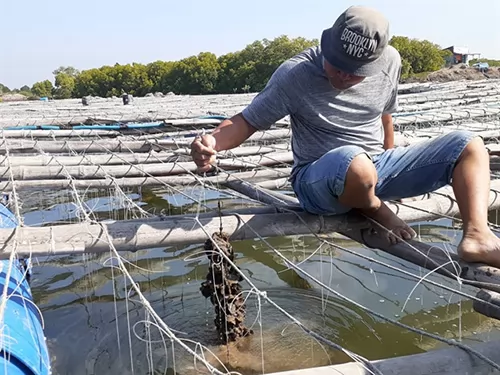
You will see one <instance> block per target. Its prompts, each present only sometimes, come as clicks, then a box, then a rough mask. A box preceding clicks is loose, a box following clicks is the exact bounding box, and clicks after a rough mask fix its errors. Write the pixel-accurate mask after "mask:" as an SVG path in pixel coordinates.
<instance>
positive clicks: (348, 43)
mask: <svg viewBox="0 0 500 375" xmlns="http://www.w3.org/2000/svg"><path fill="white" fill-rule="evenodd" d="M388 43H389V22H388V21H387V19H386V18H385V17H384V16H383V15H382V14H381V13H380V12H378V11H376V10H374V9H371V8H368V7H363V6H351V7H349V8H348V9H347V10H346V11H345V12H344V13H342V14H341V15H340V17H339V18H337V20H336V21H335V23H334V24H333V26H332V27H330V28H329V29H326V30H324V31H323V34H322V35H321V50H322V53H323V57H324V58H325V60H326V61H328V62H329V63H330V64H331V65H333V66H334V67H335V68H337V69H339V70H341V71H343V72H346V73H350V74H355V75H358V76H363V77H367V76H372V75H375V74H377V73H379V72H380V71H381V70H382V69H383V68H384V66H385V63H386V60H387V57H386V53H385V51H386V50H387V48H386V47H387V45H388Z"/></svg>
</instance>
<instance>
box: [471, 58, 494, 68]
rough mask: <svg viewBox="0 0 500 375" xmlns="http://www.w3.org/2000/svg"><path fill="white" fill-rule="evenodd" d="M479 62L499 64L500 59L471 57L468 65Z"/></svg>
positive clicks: (490, 64) (492, 64)
mask: <svg viewBox="0 0 500 375" xmlns="http://www.w3.org/2000/svg"><path fill="white" fill-rule="evenodd" d="M479 62H481V63H488V65H489V66H490V67H493V66H500V60H493V59H473V60H470V61H469V65H473V64H476V63H479Z"/></svg>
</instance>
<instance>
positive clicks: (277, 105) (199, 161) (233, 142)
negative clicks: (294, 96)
mask: <svg viewBox="0 0 500 375" xmlns="http://www.w3.org/2000/svg"><path fill="white" fill-rule="evenodd" d="M288 82H289V78H288V76H287V74H286V72H283V71H280V68H278V71H277V72H275V74H274V75H273V77H271V79H270V80H269V82H268V84H267V85H266V87H265V88H264V90H262V91H261V92H260V93H259V94H257V95H256V96H255V98H254V99H253V100H252V102H251V103H250V105H248V106H247V107H246V108H245V109H244V110H243V111H242V112H241V113H239V114H237V115H235V116H233V117H231V118H230V119H227V120H224V121H223V122H221V123H220V124H219V126H217V128H216V129H215V130H214V131H213V132H212V133H211V134H207V135H204V136H202V137H197V138H196V139H195V140H194V142H193V143H192V144H191V156H192V158H193V160H194V162H195V163H196V165H197V166H198V172H207V171H209V170H210V169H211V168H212V165H213V164H214V163H215V155H216V153H217V152H219V151H224V150H230V149H232V148H235V147H237V146H239V145H240V144H242V143H243V142H244V141H245V140H246V139H248V138H249V137H250V136H251V135H252V134H253V133H255V132H256V131H257V130H266V129H269V128H270V127H271V125H272V124H274V123H275V122H276V121H278V120H280V119H281V118H283V117H285V116H286V115H289V114H291V113H292V111H293V107H294V105H295V104H296V103H293V101H292V100H291V99H290V96H289V94H288V91H289V90H287V88H288V87H287V86H288Z"/></svg>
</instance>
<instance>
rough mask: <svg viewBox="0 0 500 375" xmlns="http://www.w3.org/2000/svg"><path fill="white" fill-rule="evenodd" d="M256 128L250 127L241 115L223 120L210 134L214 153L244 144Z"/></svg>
mask: <svg viewBox="0 0 500 375" xmlns="http://www.w3.org/2000/svg"><path fill="white" fill-rule="evenodd" d="M256 131H257V128H255V127H253V126H252V125H250V124H249V123H248V122H247V121H246V120H245V118H244V117H243V115H242V114H241V113H238V114H237V115H235V116H233V117H231V118H230V119H227V120H224V121H222V122H221V123H220V125H219V126H217V128H215V130H214V131H213V132H212V133H211V135H212V136H213V137H214V138H215V147H214V149H215V151H217V152H219V151H224V150H230V149H232V148H235V147H237V146H239V145H240V144H242V143H243V142H245V141H246V140H247V139H248V138H249V137H250V136H251V135H252V134H253V133H255V132H256Z"/></svg>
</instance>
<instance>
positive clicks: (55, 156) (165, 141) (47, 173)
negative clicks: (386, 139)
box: [0, 80, 500, 375]
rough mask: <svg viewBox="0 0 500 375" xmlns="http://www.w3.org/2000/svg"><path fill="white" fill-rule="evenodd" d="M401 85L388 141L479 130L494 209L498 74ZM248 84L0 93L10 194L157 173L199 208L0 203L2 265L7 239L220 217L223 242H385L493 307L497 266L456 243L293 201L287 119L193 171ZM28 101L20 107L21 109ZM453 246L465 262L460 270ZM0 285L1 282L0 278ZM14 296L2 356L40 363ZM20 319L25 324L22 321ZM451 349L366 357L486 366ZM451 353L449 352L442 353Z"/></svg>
mask: <svg viewBox="0 0 500 375" xmlns="http://www.w3.org/2000/svg"><path fill="white" fill-rule="evenodd" d="M399 91H400V94H401V96H400V109H399V112H398V113H397V114H396V115H395V116H394V119H395V127H396V136H395V141H396V145H397V146H405V145H409V144H414V143H418V142H424V141H426V140H428V139H431V138H433V137H436V136H439V135H441V134H446V133H448V132H450V131H453V130H460V129H467V130H470V131H474V132H476V133H477V134H478V135H480V136H482V137H483V139H484V140H485V142H486V143H487V148H488V151H489V153H490V157H491V158H490V167H491V170H492V179H491V185H490V189H491V190H490V197H489V204H490V209H491V210H495V209H499V208H500V196H499V195H498V191H500V179H499V178H497V177H496V176H495V174H494V172H495V170H496V169H499V167H498V166H500V162H499V161H498V160H499V159H498V158H499V155H500V146H499V144H498V139H499V138H500V127H499V125H498V124H499V123H498V120H499V118H500V106H499V105H498V103H499V99H500V82H499V81H494V80H486V81H480V82H475V83H474V84H471V83H470V82H459V83H457V82H454V83H453V84H440V85H434V84H430V83H429V84H426V85H401V86H400V89H399ZM253 97H254V94H243V95H234V96H232V95H220V96H200V97H189V98H185V97H176V96H174V97H167V98H147V99H142V98H136V99H135V100H134V103H133V104H131V105H128V106H121V105H117V102H120V100H119V99H118V100H117V101H116V102H115V101H113V100H111V99H109V100H108V99H97V100H95V101H92V103H91V104H90V105H89V106H86V107H82V106H81V104H80V103H79V101H76V100H68V101H60V102H51V103H38V102H37V103H31V102H30V103H22V104H20V105H19V106H15V107H14V106H8V105H3V104H5V103H3V104H2V105H0V137H1V139H0V142H2V145H1V147H0V176H1V179H0V189H1V190H2V191H4V192H6V193H10V197H11V200H12V201H15V200H16V199H20V200H21V201H22V194H18V193H19V192H22V191H23V190H25V189H26V190H27V189H30V190H33V189H35V190H40V189H68V192H71V193H74V194H75V195H74V196H76V197H78V194H79V192H80V191H81V190H84V189H88V188H96V189H104V190H106V191H107V192H109V191H118V192H120V189H122V188H125V187H142V186H162V187H164V188H166V189H169V190H170V191H177V192H178V193H179V194H180V195H182V196H183V199H186V200H190V199H191V200H192V202H193V205H197V206H198V205H199V209H197V210H192V211H191V212H188V213H186V214H177V215H170V216H164V215H153V214H150V215H149V217H143V218H140V219H130V220H119V221H118V220H103V221H99V222H96V221H91V220H88V217H86V219H82V221H81V222H79V223H74V224H59V225H54V226H40V227H25V226H17V224H16V222H15V221H14V219H13V218H12V214H10V213H9V212H8V211H7V209H6V208H5V207H3V208H2V210H4V211H3V212H4V214H5V216H6V217H9V218H10V219H9V220H10V221H8V220H4V221H5V222H6V223H7V224H5V223H4V224H5V225H4V226H2V227H0V262H1V263H0V264H2V265H3V269H6V267H7V265H9V264H10V261H9V259H11V257H12V254H13V252H14V253H15V254H16V256H17V257H29V256H51V255H62V254H73V255H80V254H89V253H105V252H109V251H110V248H112V249H114V250H116V251H120V252H129V251H131V252H135V251H138V250H144V249H150V248H158V247H162V246H173V245H187V244H202V243H204V242H205V241H206V240H207V236H208V235H209V234H211V233H214V232H216V231H217V230H219V228H220V226H221V225H222V227H223V228H224V232H225V233H228V234H229V236H230V238H229V240H230V241H231V242H232V243H234V242H235V241H238V240H245V239H256V238H261V239H262V238H266V237H276V236H286V235H310V236H320V235H321V236H325V235H330V234H332V233H335V232H337V233H340V234H341V235H342V236H344V237H347V238H350V239H353V240H355V241H357V242H359V243H361V244H363V245H365V246H366V247H370V248H376V249H380V250H382V251H385V252H386V253H388V254H391V255H392V256H394V257H398V258H401V259H404V260H406V261H408V262H411V263H413V264H416V265H418V266H421V267H423V268H426V269H428V270H434V271H435V272H436V273H439V274H441V275H443V276H445V277H448V278H449V279H451V280H455V281H456V280H457V278H458V277H459V278H460V280H461V282H462V283H464V284H467V285H470V286H473V287H475V288H476V289H477V290H478V294H477V296H476V300H475V301H474V308H475V309H476V311H480V312H481V313H483V314H485V315H488V316H493V317H499V316H500V313H499V311H500V309H499V308H498V305H499V300H500V297H499V296H500V270H498V269H495V268H492V267H489V266H486V265H483V264H467V263H464V262H462V261H460V260H459V259H458V258H457V256H456V255H455V254H453V253H448V254H444V253H443V251H442V250H441V249H438V248H436V247H432V246H429V245H426V244H423V243H420V242H418V241H409V242H408V243H401V244H397V245H390V244H388V243H384V242H383V241H381V239H380V238H379V237H376V236H374V235H372V234H371V230H372V229H373V228H375V229H377V228H376V227H375V226H374V224H373V223H371V222H368V221H367V220H365V218H363V217H361V216H359V215H355V214H354V213H349V214H347V215H340V216H331V217H320V216H316V215H309V214H306V213H305V212H303V211H302V210H301V208H300V206H299V205H298V202H297V200H296V199H295V198H294V197H293V196H292V195H290V194H289V192H290V190H291V187H290V184H289V182H288V177H289V176H290V170H291V166H292V163H293V155H292V152H291V148H290V137H291V129H290V127H289V119H287V118H285V119H283V120H282V121H279V122H277V123H276V124H274V125H273V127H272V128H271V129H270V130H268V131H259V132H257V133H255V134H254V135H252V137H250V138H249V139H248V140H247V141H246V142H244V144H243V145H241V146H240V147H237V148H235V149H233V150H229V151H226V152H222V153H220V154H219V155H218V161H217V167H218V170H219V173H217V174H214V175H208V176H199V175H196V174H195V173H194V172H195V169H196V168H195V166H194V164H193V163H192V161H191V158H190V156H189V152H190V150H189V145H190V143H191V142H192V140H193V137H194V136H195V135H196V134H200V133H202V132H204V131H210V130H211V129H213V128H214V127H216V126H217V125H218V124H219V123H220V122H221V121H223V120H224V119H225V118H227V117H229V116H231V115H233V114H235V113H238V112H239V111H240V110H241V109H243V108H244V107H245V106H246V105H247V104H248V103H249V102H250V101H251V100H252V98H253ZM28 107H29V108H30V111H29V112H28V111H26V109H27V108H28ZM27 113H29V115H27ZM211 113H221V114H219V115H213V114H211ZM186 186H190V187H192V186H197V187H199V188H200V189H201V188H202V189H205V191H206V192H208V191H210V190H213V191H214V193H220V192H226V193H230V194H233V195H234V196H236V197H239V198H241V200H245V201H246V202H248V203H249V205H248V206H246V207H244V208H240V207H237V208H231V207H229V208H224V209H222V210H221V211H219V210H214V209H210V207H208V206H206V205H204V204H203V202H197V201H196V199H195V198H193V197H191V196H189V194H188V193H186V191H187V189H186V191H185V190H183V188H184V187H186ZM122 194H123V192H122ZM19 196H21V198H19ZM75 204H76V203H75ZM388 205H389V207H390V208H391V209H392V210H393V211H394V212H395V213H397V215H398V216H399V217H400V218H401V219H403V220H405V221H407V222H409V223H414V222H421V221H431V220H434V219H436V218H442V217H448V218H456V216H457V214H458V206H457V204H456V201H455V199H454V195H453V192H452V189H450V188H449V187H447V188H443V189H440V190H438V191H436V192H432V193H429V194H426V195H425V196H422V197H411V199H408V200H404V201H403V202H399V203H398V202H388ZM0 207H1V206H0ZM9 207H10V206H9ZM85 208H86V207H84V209H82V216H83V217H85V216H86V214H87V211H86V210H85ZM212 208H213V207H212ZM450 259H451V260H452V261H453V262H455V264H459V265H460V267H461V269H462V272H461V274H460V275H457V273H456V270H455V268H454V267H453V265H452V264H451V263H450ZM19 264H21V263H19ZM14 265H15V266H13V267H12V270H17V271H19V274H17V273H16V272H17V271H16V272H14V271H13V272H12V273H11V277H12V282H15V285H20V286H21V287H18V289H20V290H22V291H23V292H26V294H24V295H23V301H32V297H31V293H30V292H29V283H28V282H27V281H23V280H24V279H23V278H22V273H21V271H22V268H19V267H18V266H17V265H18V264H17V263H14ZM298 272H300V270H298ZM306 276H307V275H306ZM4 285H10V284H7V282H5V281H4ZM15 301H16V299H15V298H14V300H13V301H12V302H10V301H9V302H8V303H7V304H6V306H7V308H6V310H5V311H6V313H5V316H4V322H5V324H7V325H8V326H9V329H13V328H15V334H17V335H18V336H19V341H20V342H21V343H22V344H19V347H10V348H11V355H10V357H11V358H17V362H15V361H11V365H10V366H18V367H19V368H21V370H19V371H24V372H18V373H19V374H29V375H32V374H34V375H38V374H40V375H42V374H43V375H45V374H46V373H48V371H49V369H50V366H49V359H48V352H47V347H46V344H45V340H44V339H43V332H42V329H41V327H42V325H41V318H40V316H39V315H38V313H37V310H36V309H35V308H33V309H26V310H24V311H25V313H26V316H21V317H19V316H17V315H16V314H18V311H17V310H16V308H18V306H17V305H16V302H15ZM483 302H484V303H483ZM26 305H27V306H31V305H32V304H29V303H27V304H26ZM9 308H10V309H11V310H9ZM9 311H13V312H15V313H13V315H12V316H14V317H16V318H19V319H21V318H22V319H25V320H26V319H28V320H29V321H32V323H33V326H34V327H35V332H36V333H37V335H36V336H34V337H33V338H32V341H29V340H25V332H24V331H23V330H22V329H23V325H22V324H20V323H19V322H18V321H16V320H7V319H11V318H9V317H10V316H11V315H8V312H9ZM12 319H13V318H12ZM17 327H20V328H19V331H17V329H18V328H17ZM164 328H165V327H164ZM30 343H31V344H30ZM491 345H492V347H494V348H497V346H495V345H498V344H494V343H492V344H491ZM489 348H490V346H487V345H478V347H477V350H478V351H480V352H481V353H485V355H486V356H488V357H490V358H495V356H494V355H493V356H491V355H490V354H491V351H489ZM447 350H448V351H445V352H441V353H442V354H438V353H440V352H439V351H436V352H430V353H426V354H425V355H417V356H411V357H408V358H407V357H405V358H402V359H391V360H383V361H373V364H374V366H376V367H377V368H379V369H383V371H382V372H383V373H384V374H390V373H398V374H427V373H429V374H430V373H432V372H431V371H430V369H431V368H432V369H434V368H436V369H442V370H443V373H445V374H446V373H450V374H451V373H456V374H466V373H468V371H472V370H474V371H476V370H477V371H479V370H481V371H482V370H483V368H484V369H486V368H489V367H484V366H489V365H487V364H485V362H481V363H479V362H476V361H475V359H474V360H469V362H467V359H466V357H465V354H464V353H465V352H464V351H463V349H456V348H452V349H447ZM9 353H10V352H9ZM16 356H17V357H16ZM450 358H453V359H455V362H453V363H451V362H450V361H449V359H450ZM410 364H411V365H410ZM423 364H428V366H427V367H426V365H423ZM434 364H435V365H434ZM458 364H462V366H461V367H459V366H458ZM0 365H1V364H0ZM23 366H24V367H23ZM342 366H343V367H342ZM342 366H337V367H329V368H323V369H314V371H315V373H318V374H319V373H321V371H329V372H334V370H339V371H340V370H341V371H340V373H342V371H345V372H344V373H346V374H350V373H353V374H354V373H357V372H356V371H359V370H360V369H361V367H360V365H359V364H345V365H342ZM13 371H14V370H13ZM30 371H31V372H30ZM301 371H302V372H299V371H295V372H288V373H286V374H287V375H291V374H301V375H302V374H307V372H303V371H307V370H301ZM349 371H350V372H349ZM391 371H392V372H391ZM419 371H420V372H419ZM426 371H427V372H426ZM446 371H448V372H446ZM13 373H14V374H17V373H15V372H13ZM361 373H362V372H361Z"/></svg>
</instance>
